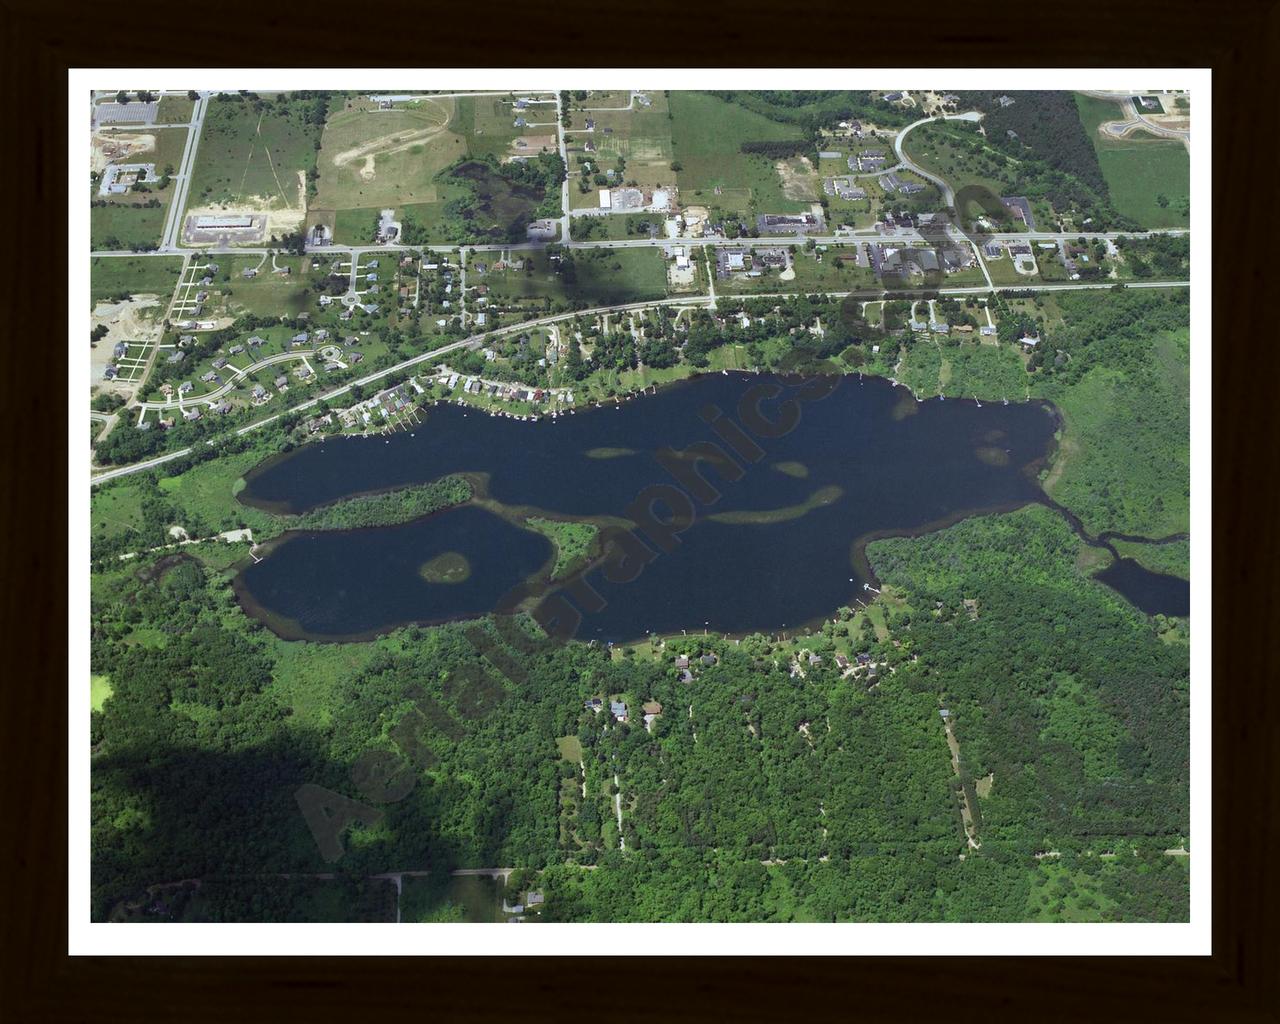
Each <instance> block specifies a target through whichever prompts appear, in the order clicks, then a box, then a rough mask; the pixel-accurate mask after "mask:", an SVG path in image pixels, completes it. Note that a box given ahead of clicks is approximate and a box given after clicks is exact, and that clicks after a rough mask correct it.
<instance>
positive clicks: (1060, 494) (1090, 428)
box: [1046, 329, 1191, 537]
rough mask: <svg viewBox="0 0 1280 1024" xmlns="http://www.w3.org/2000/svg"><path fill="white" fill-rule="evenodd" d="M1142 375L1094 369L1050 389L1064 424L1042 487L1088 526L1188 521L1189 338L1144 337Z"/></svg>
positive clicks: (1159, 527)
mask: <svg viewBox="0 0 1280 1024" xmlns="http://www.w3.org/2000/svg"><path fill="white" fill-rule="evenodd" d="M1144 343H1146V344H1150V345H1151V346H1152V356H1153V358H1152V359H1151V361H1150V366H1149V368H1148V369H1146V370H1145V371H1144V372H1143V373H1141V374H1126V373H1122V372H1120V371H1118V370H1112V369H1108V368H1102V367H1098V368H1095V369H1092V370H1090V371H1089V372H1088V373H1087V374H1085V376H1084V377H1083V378H1082V379H1081V380H1080V382H1079V383H1078V384H1075V385H1073V386H1072V387H1070V388H1068V389H1064V390H1062V391H1060V392H1056V391H1055V393H1053V394H1051V395H1050V397H1051V398H1053V400H1054V401H1055V402H1057V404H1058V407H1059V408H1060V409H1061V411H1062V415H1063V418H1064V420H1065V423H1066V430H1065V432H1064V438H1063V448H1064V451H1065V452H1066V458H1065V459H1064V460H1063V462H1062V464H1061V466H1055V467H1054V470H1053V472H1051V474H1050V476H1049V478H1048V481H1047V482H1046V489H1047V490H1048V492H1049V494H1050V495H1051V496H1052V497H1053V498H1054V499H1055V500H1057V501H1060V502H1061V503H1062V504H1064V505H1066V506H1067V507H1068V508H1070V509H1072V510H1073V511H1075V512H1076V513H1077V514H1078V515H1079V516H1080V518H1081V519H1082V520H1083V521H1084V524H1085V527H1086V528H1087V529H1089V530H1090V531H1091V532H1097V531H1098V530H1100V529H1115V530H1118V531H1119V532H1121V533H1132V534H1139V535H1142V536H1152V537H1162V536H1167V535H1168V534H1171V533H1180V532H1184V531H1186V530H1187V529H1188V527H1189V523H1190V501H1191V498H1190V456H1191V452H1190V447H1189V445H1188V442H1187V438H1188V437H1189V431H1190V403H1189V395H1190V370H1189V355H1190V337H1189V331H1188V330H1186V329H1182V330H1179V331H1174V332H1169V333H1166V334H1163V335H1159V336H1157V337H1156V338H1154V339H1152V340H1151V341H1150V342H1144Z"/></svg>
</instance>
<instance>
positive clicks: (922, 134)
mask: <svg viewBox="0 0 1280 1024" xmlns="http://www.w3.org/2000/svg"><path fill="white" fill-rule="evenodd" d="M903 151H904V152H905V153H906V154H907V156H908V157H909V158H910V159H911V161H912V162H913V163H915V164H918V165H919V166H920V167H923V168H924V169H925V170H926V171H930V172H931V173H933V174H936V175H937V176H938V177H940V178H942V179H943V180H945V181H946V182H947V183H948V184H949V185H950V186H951V187H952V188H953V189H954V190H955V191H957V192H959V191H960V190H961V189H963V188H966V187H978V188H982V189H985V190H986V191H987V192H989V193H991V194H992V195H994V196H995V197H997V198H999V197H1000V196H1003V195H1008V194H1009V191H1010V189H1011V188H1012V187H1013V182H1014V180H1015V179H1014V174H1015V170H1016V168H1015V167H1014V162H1013V160H1012V159H1011V158H1009V157H1007V156H1005V155H1004V154H1003V153H1001V152H1000V151H999V150H997V149H996V148H995V147H994V146H991V145H989V144H988V143H987V142H986V141H985V140H984V139H983V137H982V136H981V135H978V134H977V133H976V132H972V131H968V130H966V129H963V128H960V127H958V126H956V125H954V124H945V123H935V124H923V125H921V126H920V127H919V128H916V129H914V130H913V131H912V132H911V133H910V134H909V135H908V136H907V141H906V142H905V143H904V144H903ZM958 212H959V213H960V214H961V215H962V216H977V215H978V214H979V212H980V210H979V209H978V208H977V206H974V207H973V208H972V209H969V210H963V211H958ZM1033 212H1036V213H1037V214H1038V215H1039V216H1041V217H1047V214H1048V212H1049V211H1048V208H1047V206H1046V207H1045V208H1044V209H1041V210H1038V211H1033ZM1011 221H1012V218H1010V217H1008V216H1007V215H1006V216H1005V222H1006V223H1009V222H1011Z"/></svg>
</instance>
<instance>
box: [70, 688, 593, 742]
mask: <svg viewBox="0 0 1280 1024" xmlns="http://www.w3.org/2000/svg"><path fill="white" fill-rule="evenodd" d="M110 696H111V680H110V679H108V678H107V677H106V676H90V677H89V704H90V706H91V707H92V708H93V710H94V711H101V710H102V704H103V701H105V700H106V699H107V698H108V697H110ZM574 738H575V739H576V738H577V737H574Z"/></svg>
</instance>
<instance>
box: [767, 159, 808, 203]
mask: <svg viewBox="0 0 1280 1024" xmlns="http://www.w3.org/2000/svg"><path fill="white" fill-rule="evenodd" d="M773 167H774V170H776V171H777V172H778V177H779V178H781V179H782V194H783V195H784V196H786V197H787V198H788V199H796V200H799V201H800V202H806V203H807V202H813V201H814V200H815V199H817V198H818V173H817V171H815V170H814V169H813V164H811V163H810V162H809V158H808V157H804V156H802V157H797V158H794V159H791V160H779V161H777V163H775V164H774V165H773Z"/></svg>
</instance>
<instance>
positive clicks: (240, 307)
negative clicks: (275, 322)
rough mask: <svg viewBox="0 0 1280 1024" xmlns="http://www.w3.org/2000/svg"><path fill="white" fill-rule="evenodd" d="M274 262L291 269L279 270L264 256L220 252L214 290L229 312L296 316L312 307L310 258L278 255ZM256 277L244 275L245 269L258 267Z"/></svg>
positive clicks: (234, 313)
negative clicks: (281, 271) (273, 269)
mask: <svg viewBox="0 0 1280 1024" xmlns="http://www.w3.org/2000/svg"><path fill="white" fill-rule="evenodd" d="M275 263H276V265H278V266H281V267H286V266H287V267H289V268H290V270H291V271H292V273H289V274H276V273H274V272H273V271H272V261H271V259H269V258H268V259H267V261H266V263H262V257H261V256H219V257H218V268H219V271H218V278H217V280H215V281H214V284H213V289H214V293H215V294H217V295H220V296H221V300H222V303H223V307H224V310H225V312H226V313H227V315H229V316H238V315H240V314H242V313H255V314H257V315H258V316H297V315H298V314H299V313H301V312H304V311H305V310H309V309H310V308H311V305H312V303H313V302H314V297H313V296H312V295H310V294H309V293H308V291H307V287H308V284H312V283H315V282H314V281H313V280H311V275H310V273H309V270H310V266H311V263H310V259H309V258H308V257H303V256H277V257H276V258H275ZM260 264H261V269H260V270H259V271H258V276H257V277H251V278H244V277H241V276H240V272H241V271H242V270H245V269H248V268H252V267H258V266H259V265H260Z"/></svg>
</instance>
